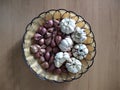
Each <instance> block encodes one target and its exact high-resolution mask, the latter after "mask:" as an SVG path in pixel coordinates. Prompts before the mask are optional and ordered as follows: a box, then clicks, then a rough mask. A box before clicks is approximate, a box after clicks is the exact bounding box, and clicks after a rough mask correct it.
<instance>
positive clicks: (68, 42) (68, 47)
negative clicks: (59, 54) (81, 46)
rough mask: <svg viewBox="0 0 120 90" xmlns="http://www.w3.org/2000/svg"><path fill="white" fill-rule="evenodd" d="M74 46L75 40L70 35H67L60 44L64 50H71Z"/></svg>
mask: <svg viewBox="0 0 120 90" xmlns="http://www.w3.org/2000/svg"><path fill="white" fill-rule="evenodd" d="M72 46H73V41H72V39H71V38H70V37H66V38H65V39H63V40H62V41H61V42H60V44H59V48H60V49H61V50H62V51H70V50H71V48H72Z"/></svg>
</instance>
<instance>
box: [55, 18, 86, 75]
mask: <svg viewBox="0 0 120 90" xmlns="http://www.w3.org/2000/svg"><path fill="white" fill-rule="evenodd" d="M60 27H61V31H62V32H63V33H64V34H66V35H67V37H65V38H64V39H63V40H61V42H60V44H59V48H60V49H61V51H62V52H58V53H57V54H56V55H55V60H54V64H55V66H56V67H57V68H59V67H61V66H62V65H63V64H64V63H65V66H66V68H67V70H68V71H69V72H71V73H74V74H75V73H78V72H79V71H80V70H81V68H82V63H81V61H80V60H82V59H84V58H85V57H86V55H87V54H88V49H87V47H86V45H85V44H82V43H83V42H84V41H85V40H86V39H87V36H86V33H85V31H84V29H81V28H79V27H77V26H76V25H75V21H74V20H73V19H70V18H64V19H63V20H62V21H61V22H60ZM68 51H70V52H72V55H73V56H72V57H70V55H69V53H68Z"/></svg>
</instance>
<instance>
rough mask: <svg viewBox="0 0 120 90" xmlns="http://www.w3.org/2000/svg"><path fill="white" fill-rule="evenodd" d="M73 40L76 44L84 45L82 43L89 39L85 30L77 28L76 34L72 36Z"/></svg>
mask: <svg viewBox="0 0 120 90" xmlns="http://www.w3.org/2000/svg"><path fill="white" fill-rule="evenodd" d="M72 39H73V40H74V41H75V42H76V43H82V42H84V41H85V40H86V39H87V37H86V33H85V32H84V29H81V28H79V27H76V28H75V32H74V33H73V34H72Z"/></svg>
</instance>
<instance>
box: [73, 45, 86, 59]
mask: <svg viewBox="0 0 120 90" xmlns="http://www.w3.org/2000/svg"><path fill="white" fill-rule="evenodd" d="M72 53H73V56H74V57H76V58H77V59H80V60H82V59H83V58H85V57H86V56H87V54H88V48H87V47H86V45H84V44H77V45H75V46H74V47H73V49H72Z"/></svg>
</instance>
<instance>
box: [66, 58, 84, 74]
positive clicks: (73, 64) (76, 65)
mask: <svg viewBox="0 0 120 90" xmlns="http://www.w3.org/2000/svg"><path fill="white" fill-rule="evenodd" d="M81 66H82V63H81V62H80V61H79V60H78V59H76V58H74V57H72V58H71V61H70V62H66V68H67V70H68V71H69V72H71V73H78V72H79V71H80V70H81Z"/></svg>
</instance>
